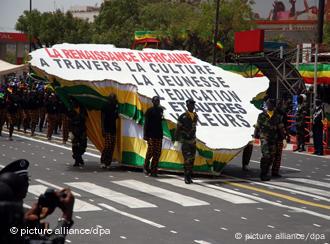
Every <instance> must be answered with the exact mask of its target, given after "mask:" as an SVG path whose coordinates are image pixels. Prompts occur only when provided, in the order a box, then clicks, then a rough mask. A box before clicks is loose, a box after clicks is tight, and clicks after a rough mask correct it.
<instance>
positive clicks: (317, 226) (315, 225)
mask: <svg viewBox="0 0 330 244" xmlns="http://www.w3.org/2000/svg"><path fill="white" fill-rule="evenodd" d="M313 225H314V226H316V227H321V225H318V224H313Z"/></svg>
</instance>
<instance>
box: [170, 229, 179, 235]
mask: <svg viewBox="0 0 330 244" xmlns="http://www.w3.org/2000/svg"><path fill="white" fill-rule="evenodd" d="M170 232H171V233H173V234H177V233H178V232H177V231H175V230H171V231H170Z"/></svg>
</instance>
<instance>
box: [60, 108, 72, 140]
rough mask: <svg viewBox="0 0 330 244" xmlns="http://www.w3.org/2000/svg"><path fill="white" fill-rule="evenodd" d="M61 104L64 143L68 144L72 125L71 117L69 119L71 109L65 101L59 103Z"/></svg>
mask: <svg viewBox="0 0 330 244" xmlns="http://www.w3.org/2000/svg"><path fill="white" fill-rule="evenodd" d="M59 105H60V108H59V110H60V113H61V121H62V123H61V124H62V143H63V144H66V142H67V141H68V139H69V125H70V119H69V111H68V109H67V108H66V107H65V105H64V103H63V102H60V103H59Z"/></svg>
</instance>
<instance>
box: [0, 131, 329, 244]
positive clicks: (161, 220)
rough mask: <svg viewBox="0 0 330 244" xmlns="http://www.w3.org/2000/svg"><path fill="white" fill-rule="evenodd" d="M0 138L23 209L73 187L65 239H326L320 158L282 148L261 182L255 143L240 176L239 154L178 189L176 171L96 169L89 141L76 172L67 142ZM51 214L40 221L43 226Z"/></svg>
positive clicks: (0, 153)
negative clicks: (22, 194)
mask: <svg viewBox="0 0 330 244" xmlns="http://www.w3.org/2000/svg"><path fill="white" fill-rule="evenodd" d="M7 136H8V135H7V134H6V132H4V133H3V136H2V137H0V158H1V161H0V164H1V165H0V167H3V166H5V165H6V164H8V163H9V162H11V161H13V160H15V159H19V158H25V159H27V160H29V161H30V168H29V172H30V175H31V181H30V187H29V193H28V195H27V197H26V199H25V204H26V205H29V206H31V204H32V203H34V202H36V199H37V197H38V195H39V194H40V193H42V192H44V190H45V189H46V188H47V187H54V188H62V187H67V186H70V187H71V189H72V190H73V191H74V193H75V196H76V202H75V212H74V221H75V224H74V226H73V229H72V231H74V233H71V234H69V235H68V236H67V243H79V244H83V243H95V244H97V243H115V244H117V243H141V244H142V243H180V244H181V243H182V244H183V243H201V244H207V243H226V244H230V243H267V244H268V243H281V244H286V243H288V244H291V243H316V244H321V243H322V244H326V243H328V244H329V243H330V191H329V188H330V157H329V156H324V157H319V156H314V155H309V154H302V153H293V152H290V151H285V152H284V153H283V163H282V166H283V167H282V169H281V174H282V175H283V177H282V178H279V179H273V180H272V181H270V182H267V183H265V182H261V181H260V180H259V178H258V175H259V160H260V148H259V147H255V148H254V152H253V155H252V159H251V163H250V171H249V172H242V171H241V165H240V163H241V155H239V156H238V157H237V158H236V159H234V160H233V161H232V162H230V163H229V165H228V166H227V167H226V168H225V170H224V171H223V174H222V175H221V176H219V177H212V176H197V177H196V176H195V177H194V182H195V183H194V184H193V185H185V184H184V183H183V181H182V175H180V174H171V173H162V174H160V175H159V177H158V178H156V179H155V178H151V177H146V176H144V174H143V173H142V171H141V170H139V169H131V168H126V167H121V166H119V165H118V164H117V165H116V164H114V165H113V168H112V170H111V171H107V170H102V169H100V168H99V158H100V156H99V155H100V154H99V152H98V151H97V150H95V148H94V147H93V146H92V145H90V146H89V149H88V153H86V154H85V156H84V160H85V163H86V165H85V167H83V168H74V167H72V166H71V165H72V157H71V148H70V144H67V145H62V144H61V143H60V141H61V140H60V138H53V140H52V141H50V142H49V141H47V140H46V139H45V136H44V135H37V136H36V137H34V138H33V139H31V138H30V137H29V136H27V135H24V134H23V133H16V134H15V136H14V140H13V141H9V140H8V137H7ZM59 215H60V213H59V211H56V212H55V213H54V214H53V215H52V216H51V217H50V218H49V219H48V220H47V221H49V222H50V224H51V226H54V225H55V223H56V221H55V220H56V219H57V217H59ZM88 231H90V232H91V233H89V232H88Z"/></svg>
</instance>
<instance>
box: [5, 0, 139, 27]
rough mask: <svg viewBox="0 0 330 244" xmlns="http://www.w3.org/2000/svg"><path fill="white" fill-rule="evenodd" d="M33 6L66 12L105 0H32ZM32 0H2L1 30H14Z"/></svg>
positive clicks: (38, 8) (39, 8)
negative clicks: (74, 7) (75, 7)
mask: <svg viewBox="0 0 330 244" xmlns="http://www.w3.org/2000/svg"><path fill="white" fill-rule="evenodd" d="M31 1H32V8H33V9H37V10H39V11H40V12H45V11H54V10H55V9H61V10H64V11H65V12H66V11H67V10H69V8H70V7H71V6H75V5H91V6H94V5H95V4H98V5H101V3H102V2H103V0H31ZM133 1H134V0H133ZM29 8H30V0H0V32H4V31H14V30H15V24H16V21H17V19H18V17H19V16H20V15H22V14H23V12H24V10H29Z"/></svg>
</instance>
